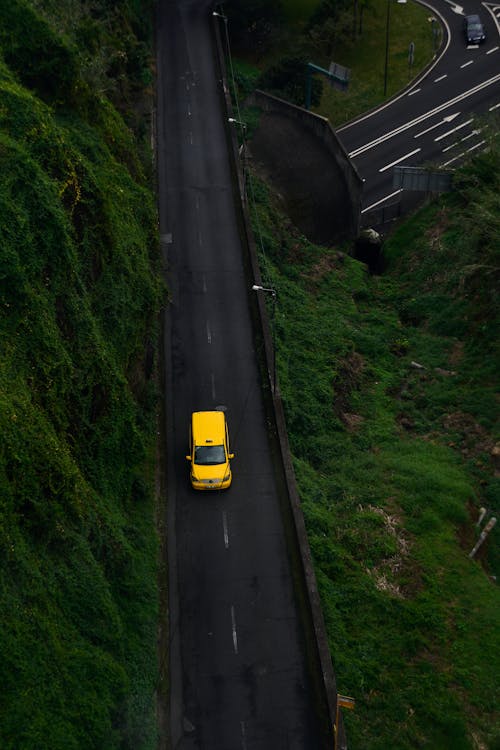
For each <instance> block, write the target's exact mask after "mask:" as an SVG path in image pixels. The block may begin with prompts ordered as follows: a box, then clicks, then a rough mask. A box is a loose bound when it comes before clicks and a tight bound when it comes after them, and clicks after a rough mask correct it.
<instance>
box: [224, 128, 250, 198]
mask: <svg viewBox="0 0 500 750" xmlns="http://www.w3.org/2000/svg"><path fill="white" fill-rule="evenodd" d="M227 121H228V122H230V123H231V124H232V125H239V126H240V128H241V140H242V143H241V146H240V147H239V149H238V154H239V156H240V158H241V167H242V172H243V183H242V185H241V195H242V197H243V200H246V184H247V149H246V146H247V141H246V136H247V124H246V122H243V121H242V120H237V119H236V118H235V117H228V118H227Z"/></svg>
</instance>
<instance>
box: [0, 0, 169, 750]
mask: <svg viewBox="0 0 500 750" xmlns="http://www.w3.org/2000/svg"><path fill="white" fill-rule="evenodd" d="M74 5H75V4H74V3H69V2H63V3H57V4H55V3H53V4H50V3H43V4H41V3H35V2H32V3H30V2H22V1H21V0H9V2H6V1H5V0H1V2H0V16H1V18H2V24H1V27H0V290H1V297H0V316H1V317H0V336H1V348H0V400H1V408H0V421H1V426H0V435H1V443H0V488H1V489H0V498H1V499H0V503H1V515H0V556H1V565H0V613H1V614H0V641H1V645H2V660H1V666H0V679H1V682H2V695H1V698H0V746H1V747H2V748H6V749H7V748H10V749H12V750H24V749H25V748H26V749H27V748H33V750H34V749H35V748H36V750H43V749H44V748H46V749H47V750H58V749H59V748H60V749H61V750H69V749H70V748H75V749H76V748H81V749H82V750H83V749H84V748H85V750H87V749H88V748H103V749H105V750H111V749H112V748H118V747H119V748H134V750H136V749H137V748H150V747H153V746H154V736H155V729H154V713H153V711H154V708H153V692H154V684H155V678H156V654H155V647H156V616H157V594H156V537H155V531H154V507H153V506H154V502H153V494H152V489H151V485H152V472H153V469H152V454H153V446H154V442H153V435H154V403H155V393H154V386H153V383H152V379H151V375H152V367H153V365H152V356H151V351H150V347H149V346H148V342H149V339H150V337H151V331H152V330H153V329H154V325H155V319H156V314H157V310H158V306H159V299H160V288H159V282H158V275H157V272H156V270H157V255H156V253H157V238H156V218H155V206H154V198H153V196H152V194H151V191H150V189H149V187H148V184H147V179H146V177H145V173H144V168H143V165H142V164H141V159H140V158H138V153H140V152H141V148H139V146H138V143H137V140H136V137H135V135H134V134H133V133H132V132H131V131H130V130H129V129H128V128H127V127H126V126H125V125H124V121H123V119H122V116H121V115H120V114H118V112H117V111H116V109H115V108H114V107H113V104H112V103H111V101H110V99H109V98H106V96H105V93H106V92H105V91H104V90H103V89H100V90H98V89H97V87H96V86H95V85H94V83H95V81H92V79H91V77H90V76H89V69H88V65H89V56H88V55H87V54H86V48H85V45H84V42H83V41H82V40H83V36H82V33H81V27H78V28H77V25H78V23H79V22H80V21H81V22H82V24H83V22H85V23H87V24H91V25H92V28H93V29H94V31H99V32H100V33H101V34H103V35H104V34H107V35H108V38H109V45H110V49H111V48H112V45H113V44H114V45H115V48H116V51H117V53H118V52H119V51H120V49H121V48H122V47H123V46H124V45H125V42H124V40H121V41H120V39H119V37H118V36H117V35H115V36H114V37H113V38H112V39H111V37H110V25H109V24H107V22H106V18H107V16H106V13H108V14H110V13H111V12H112V13H113V17H114V18H118V17H119V15H120V14H122V15H123V17H124V18H125V17H128V18H129V20H130V23H129V25H128V26H126V27H125V26H124V27H123V28H124V29H125V31H126V33H127V34H130V35H131V37H132V36H133V38H134V39H135V40H136V44H137V45H138V46H140V45H144V44H146V42H145V41H143V42H140V28H139V26H136V27H134V24H133V18H134V14H137V16H138V17H140V15H141V14H143V15H146V16H147V11H148V7H147V6H148V3H140V2H136V3H134V4H132V3H128V2H125V0H123V2H121V3H118V2H117V3H113V6H114V8H113V9H111V8H110V9H109V10H106V6H107V5H109V4H105V3H102V7H101V4H99V3H93V12H92V14H91V13H90V10H89V11H88V13H87V16H86V18H83V16H84V15H85V14H84V13H83V11H82V12H81V13H80V16H81V17H80V18H78V14H75V13H73V22H74V23H73V28H69V27H67V25H66V26H65V23H64V17H65V14H66V17H67V18H70V14H69V11H70V8H73V9H74ZM37 6H40V7H39V8H37ZM42 6H43V15H42V14H41V12H40V8H41V7H42ZM84 8H85V4H81V5H80V6H79V9H80V11H81V10H82V9H84ZM118 27H119V24H117V28H118ZM89 33H90V32H89ZM89 38H90V37H89ZM144 39H146V37H144ZM128 41H129V43H130V44H132V41H131V38H130V39H129V40H128ZM89 43H90V42H89ZM141 49H142V47H141ZM101 72H102V76H101V79H100V80H101V81H102V82H104V81H105V80H107V81H108V84H107V88H108V89H109V93H110V95H111V94H112V93H113V91H117V90H118V89H119V86H120V76H121V75H122V73H123V71H115V72H113V71H110V70H109V69H108V70H107V71H101ZM123 75H124V74H123ZM132 79H133V76H130V77H129V78H127V83H126V85H125V79H123V80H124V82H123V86H122V88H126V89H127V92H128V96H127V97H125V98H124V101H125V103H126V106H127V107H128V109H129V111H130V112H132V111H133V109H134V96H133V87H134V86H136V87H137V91H138V92H139V90H140V87H139V85H138V84H137V83H136V82H132V83H131V81H132ZM103 88H106V87H103ZM136 101H137V99H136ZM131 119H133V118H131Z"/></svg>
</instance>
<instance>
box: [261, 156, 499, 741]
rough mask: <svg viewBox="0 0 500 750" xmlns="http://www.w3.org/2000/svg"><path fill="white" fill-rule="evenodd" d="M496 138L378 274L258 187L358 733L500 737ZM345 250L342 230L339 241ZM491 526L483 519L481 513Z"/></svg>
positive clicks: (351, 731) (279, 334) (286, 386)
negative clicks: (326, 243)
mask: <svg viewBox="0 0 500 750" xmlns="http://www.w3.org/2000/svg"><path fill="white" fill-rule="evenodd" d="M499 167H500V151H499V148H498V143H493V144H492V147H491V150H490V151H489V152H488V153H486V154H484V155H483V156H481V157H478V158H477V160H476V161H475V162H474V163H473V164H471V165H470V166H469V167H467V168H465V169H464V170H463V171H462V172H461V173H460V175H458V176H457V180H456V187H457V190H456V192H455V193H453V194H451V195H449V196H447V197H446V198H445V199H443V200H441V201H439V202H437V203H434V204H432V205H429V206H428V207H427V208H425V209H424V210H422V211H421V212H420V213H418V214H417V215H416V216H415V217H413V218H411V219H410V220H408V221H407V222H405V223H404V224H403V225H402V226H401V227H400V229H398V230H397V231H396V232H395V233H394V234H393V236H392V237H391V238H390V240H389V241H388V242H387V243H386V260H387V264H388V266H387V269H386V271H385V273H384V274H383V275H382V276H380V277H370V276H369V275H368V273H367V271H366V268H365V267H364V266H363V265H361V264H360V263H358V262H357V261H355V260H353V259H352V258H351V257H350V256H349V255H348V254H346V253H345V252H342V248H329V249H327V248H320V247H316V246H313V245H311V244H310V243H308V242H307V241H306V240H305V239H304V238H303V237H302V236H300V235H299V234H298V232H297V230H296V229H295V228H294V227H293V226H292V225H291V223H290V221H289V220H288V219H286V218H285V217H284V216H282V215H281V214H280V213H279V209H278V207H277V206H276V205H274V203H275V201H274V199H273V196H272V195H271V194H270V192H269V191H268V190H267V189H266V188H265V186H263V185H262V184H258V183H257V184H256V185H255V189H254V206H253V211H254V216H253V219H254V230H255V232H256V235H257V237H258V239H259V245H260V247H261V249H262V252H261V258H260V260H261V266H262V276H263V278H264V280H265V282H266V284H269V285H270V286H272V287H274V288H275V289H276V290H277V292H278V304H277V307H276V314H275V324H276V339H277V344H276V346H277V360H278V378H279V383H280V388H281V392H282V395H283V399H284V404H285V409H286V416H287V423H288V429H289V436H290V441H291V446H292V451H293V455H294V463H295V470H296V475H297V480H298V483H299V489H300V494H301V498H302V505H303V510H304V514H305V519H306V525H307V529H308V534H309V538H310V543H311V548H312V553H313V558H314V563H315V567H316V574H317V578H318V583H319V588H320V594H321V597H322V602H323V609H324V614H325V618H326V625H327V631H328V638H329V642H330V647H331V653H332V657H333V662H334V667H335V671H336V675H337V684H338V689H339V691H340V692H341V693H344V694H348V695H353V696H354V697H355V698H356V700H357V703H356V710H355V711H354V712H346V715H345V720H346V724H347V736H348V739H349V747H350V748H351V750H382V748H391V750H412V749H413V748H415V747H426V748H432V749H433V750H441V749H443V750H444V749H445V748H446V749H448V748H453V749H454V750H457V749H460V750H462V749H463V750H466V749H467V750H472V748H494V747H499V746H500V745H499V743H500V730H499V723H498V713H497V712H498V674H499V671H500V663H499V656H498V655H499V653H500V648H499V646H500V643H499V634H500V627H499V625H500V617H499V611H500V609H499V595H498V587H497V585H496V576H498V573H499V562H500V556H499V550H500V545H499V541H498V539H499V535H498V527H497V528H496V529H494V531H493V532H492V534H491V537H490V539H489V541H488V542H487V543H486V545H485V546H483V548H482V549H481V551H480V553H479V554H478V558H477V560H476V561H471V560H470V559H469V558H468V553H469V552H470V550H471V549H472V547H473V546H474V543H475V541H476V539H477V537H478V534H479V530H478V529H477V528H476V521H477V518H478V515H479V508H480V507H485V508H487V510H488V515H487V518H489V517H490V516H491V515H496V516H498V513H499V510H500V508H499V505H500V492H499V479H498V472H499V465H498V460H499V459H498V446H499V432H498V411H499V410H498V396H497V394H498V372H499V364H500V363H499V349H498V346H499V343H498V342H499V339H498V331H499V311H498V304H497V300H498V292H499V289H498V281H499V273H498V268H499V262H498V261H499V258H498V248H499V247H500V223H499V216H500V204H499V195H500V182H499V177H498V175H499V174H500V171H499ZM344 250H345V248H344ZM483 526H484V523H483Z"/></svg>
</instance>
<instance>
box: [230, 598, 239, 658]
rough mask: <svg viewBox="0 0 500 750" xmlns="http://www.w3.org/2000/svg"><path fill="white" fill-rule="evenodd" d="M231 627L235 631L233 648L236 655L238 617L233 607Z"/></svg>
mask: <svg viewBox="0 0 500 750" xmlns="http://www.w3.org/2000/svg"><path fill="white" fill-rule="evenodd" d="M231 627H232V630H233V648H234V653H235V654H237V653H238V634H237V632H236V616H235V614H234V607H233V605H231Z"/></svg>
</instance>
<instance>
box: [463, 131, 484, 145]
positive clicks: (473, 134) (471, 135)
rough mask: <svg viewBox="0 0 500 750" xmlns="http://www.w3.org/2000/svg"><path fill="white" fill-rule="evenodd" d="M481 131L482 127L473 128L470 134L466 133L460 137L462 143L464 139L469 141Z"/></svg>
mask: <svg viewBox="0 0 500 750" xmlns="http://www.w3.org/2000/svg"><path fill="white" fill-rule="evenodd" d="M480 132H481V129H480V128H479V129H478V130H471V132H470V133H469V135H465V136H464V137H463V138H461V139H460V143H463V142H464V141H468V140H469V138H474V136H475V135H479V133H480Z"/></svg>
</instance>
